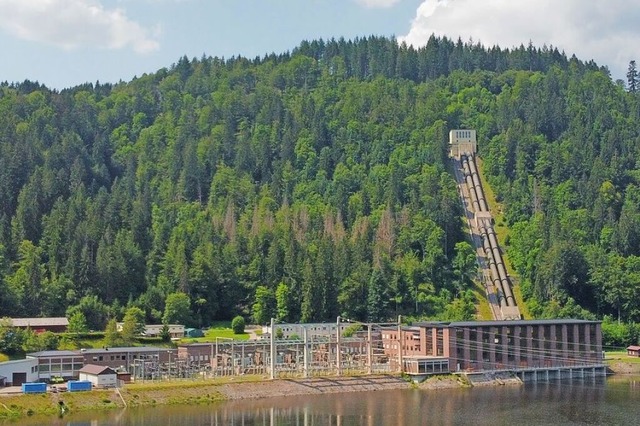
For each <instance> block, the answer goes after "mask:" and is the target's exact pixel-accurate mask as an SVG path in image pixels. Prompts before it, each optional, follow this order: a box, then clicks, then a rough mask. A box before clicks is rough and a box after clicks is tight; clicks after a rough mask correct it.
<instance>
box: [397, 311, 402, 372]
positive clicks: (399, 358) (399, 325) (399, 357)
mask: <svg viewBox="0 0 640 426" xmlns="http://www.w3.org/2000/svg"><path fill="white" fill-rule="evenodd" d="M398 366H399V368H400V373H401V374H402V372H403V368H402V315H398Z"/></svg>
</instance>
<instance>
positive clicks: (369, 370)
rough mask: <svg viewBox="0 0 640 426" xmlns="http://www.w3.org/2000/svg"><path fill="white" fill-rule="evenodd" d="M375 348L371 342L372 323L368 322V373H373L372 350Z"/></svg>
mask: <svg viewBox="0 0 640 426" xmlns="http://www.w3.org/2000/svg"><path fill="white" fill-rule="evenodd" d="M372 350H373V348H372V344H371V323H369V324H367V373H368V374H372V373H373V366H372V365H371V364H372V361H373V360H372V358H373V357H372V354H371V351H372Z"/></svg>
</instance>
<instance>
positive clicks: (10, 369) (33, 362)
mask: <svg viewBox="0 0 640 426" xmlns="http://www.w3.org/2000/svg"><path fill="white" fill-rule="evenodd" d="M13 373H26V382H37V381H38V360H37V359H32V358H27V359H19V360H15V361H6V362H0V376H3V377H6V383H7V384H9V383H11V384H12V383H13Z"/></svg>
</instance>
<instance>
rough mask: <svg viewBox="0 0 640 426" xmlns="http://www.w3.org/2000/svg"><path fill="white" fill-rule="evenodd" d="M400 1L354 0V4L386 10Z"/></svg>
mask: <svg viewBox="0 0 640 426" xmlns="http://www.w3.org/2000/svg"><path fill="white" fill-rule="evenodd" d="M399 1H400V0H356V2H357V3H358V4H360V5H362V6H364V7H368V8H371V9H373V8H386V7H391V6H393V5H394V4H396V3H398V2H399Z"/></svg>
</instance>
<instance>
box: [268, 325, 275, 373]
mask: <svg viewBox="0 0 640 426" xmlns="http://www.w3.org/2000/svg"><path fill="white" fill-rule="evenodd" d="M274 325H275V320H274V319H273V318H271V335H270V336H269V337H270V339H271V379H272V380H273V379H275V378H276V332H275V329H274Z"/></svg>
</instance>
